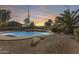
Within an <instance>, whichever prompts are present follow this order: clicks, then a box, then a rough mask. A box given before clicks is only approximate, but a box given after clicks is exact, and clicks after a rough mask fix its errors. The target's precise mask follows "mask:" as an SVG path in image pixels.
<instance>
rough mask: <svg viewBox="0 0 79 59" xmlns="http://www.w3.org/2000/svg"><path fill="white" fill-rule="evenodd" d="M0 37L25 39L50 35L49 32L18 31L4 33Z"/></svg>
mask: <svg viewBox="0 0 79 59" xmlns="http://www.w3.org/2000/svg"><path fill="white" fill-rule="evenodd" d="M0 35H6V36H16V37H23V36H27V37H28V36H42V35H49V33H48V32H26V31H16V32H4V33H2V34H0Z"/></svg>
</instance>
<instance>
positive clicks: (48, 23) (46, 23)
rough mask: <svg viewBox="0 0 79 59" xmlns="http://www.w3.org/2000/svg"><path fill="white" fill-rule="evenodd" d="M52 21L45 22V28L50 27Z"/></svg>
mask: <svg viewBox="0 0 79 59" xmlns="http://www.w3.org/2000/svg"><path fill="white" fill-rule="evenodd" d="M52 23H53V22H52V20H51V19H49V20H48V21H47V22H45V26H47V27H50V26H51V25H52Z"/></svg>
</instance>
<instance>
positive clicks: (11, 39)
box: [0, 32, 55, 41]
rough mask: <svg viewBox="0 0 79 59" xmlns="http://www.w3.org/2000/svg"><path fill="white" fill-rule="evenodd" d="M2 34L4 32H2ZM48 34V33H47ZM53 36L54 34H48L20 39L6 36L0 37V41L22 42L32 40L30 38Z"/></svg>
mask: <svg viewBox="0 0 79 59" xmlns="http://www.w3.org/2000/svg"><path fill="white" fill-rule="evenodd" d="M3 33H4V32H3ZM48 33H49V32H48ZM53 35H55V33H50V34H48V35H40V36H28V37H26V36H22V37H16V36H15V37H11V36H6V35H0V40H4V41H5V40H6V41H13V40H23V39H32V38H35V37H37V38H41V37H49V36H53Z"/></svg>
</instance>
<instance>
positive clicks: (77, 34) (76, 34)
mask: <svg viewBox="0 0 79 59" xmlns="http://www.w3.org/2000/svg"><path fill="white" fill-rule="evenodd" d="M74 37H75V39H76V40H77V42H79V29H75V30H74Z"/></svg>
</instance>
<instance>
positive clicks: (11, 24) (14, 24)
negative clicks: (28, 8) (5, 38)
mask: <svg viewBox="0 0 79 59" xmlns="http://www.w3.org/2000/svg"><path fill="white" fill-rule="evenodd" d="M8 26H11V27H22V24H21V23H18V22H16V21H10V22H8Z"/></svg>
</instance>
